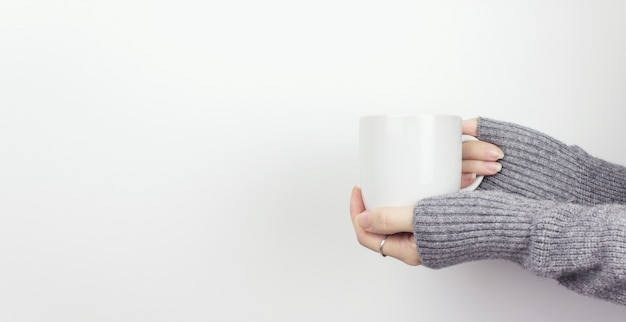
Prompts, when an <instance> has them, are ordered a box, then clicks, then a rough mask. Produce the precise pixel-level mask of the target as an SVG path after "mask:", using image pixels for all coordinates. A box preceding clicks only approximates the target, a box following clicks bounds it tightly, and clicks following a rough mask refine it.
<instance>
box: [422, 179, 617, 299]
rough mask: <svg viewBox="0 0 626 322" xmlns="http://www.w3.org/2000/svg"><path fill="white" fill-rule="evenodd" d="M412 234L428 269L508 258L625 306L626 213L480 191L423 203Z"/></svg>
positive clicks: (612, 206) (605, 207)
mask: <svg viewBox="0 0 626 322" xmlns="http://www.w3.org/2000/svg"><path fill="white" fill-rule="evenodd" d="M413 228H414V233H415V239H416V243H417V247H418V252H419V255H420V258H421V260H422V263H423V265H424V266H426V267H431V268H443V267H447V266H451V265H454V264H458V263H462V262H468V261H475V260H481V259H506V260H510V261H513V262H516V263H518V264H520V265H521V266H523V267H525V268H526V269H528V270H530V271H532V272H534V273H535V274H536V275H539V276H543V277H549V278H553V279H556V280H558V281H559V282H560V283H561V284H562V285H564V286H566V287H568V288H570V289H572V290H574V291H577V292H579V293H582V294H585V295H589V296H594V297H597V298H602V299H606V300H610V301H613V302H617V303H620V304H626V206H624V205H617V204H607V205H580V204H574V203H566V202H558V201H553V200H536V199H530V198H526V197H522V196H519V195H514V194H510V193H505V192H500V191H473V192H466V193H456V194H450V195H444V196H437V197H431V198H427V199H424V200H421V201H420V202H419V203H418V204H417V205H416V207H415V214H414V221H413Z"/></svg>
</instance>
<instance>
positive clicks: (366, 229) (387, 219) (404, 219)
mask: <svg viewBox="0 0 626 322" xmlns="http://www.w3.org/2000/svg"><path fill="white" fill-rule="evenodd" d="M477 127H478V120H477V119H469V120H465V121H463V134H468V135H472V136H476V135H477ZM503 156H504V153H503V152H502V150H501V149H500V148H498V147H497V146H495V145H493V144H491V143H488V142H482V141H469V142H464V143H463V170H462V171H463V175H462V179H461V187H466V186H468V185H470V184H471V183H472V182H474V179H475V178H476V175H485V176H488V175H494V174H496V173H498V172H499V171H500V170H501V169H502V165H501V164H500V163H498V160H500V159H502V157H503ZM350 217H351V218H352V224H353V226H354V231H355V233H356V238H357V240H358V241H359V243H360V244H361V245H363V246H365V247H366V248H369V249H371V250H373V251H375V252H378V251H379V246H380V242H381V240H382V239H383V238H384V237H385V235H389V236H388V237H387V240H386V241H385V244H384V247H383V251H384V254H385V255H386V256H390V257H393V258H396V259H398V260H401V261H403V262H404V263H406V264H408V265H413V266H417V265H420V264H421V262H420V259H419V254H418V252H417V246H416V245H415V239H414V237H413V206H408V207H382V208H376V209H368V210H366V209H365V206H364V205H363V198H362V196H361V189H360V188H359V187H354V188H353V189H352V196H351V197H350Z"/></svg>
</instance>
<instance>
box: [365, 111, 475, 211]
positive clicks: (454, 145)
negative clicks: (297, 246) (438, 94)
mask: <svg viewBox="0 0 626 322" xmlns="http://www.w3.org/2000/svg"><path fill="white" fill-rule="evenodd" d="M461 122H462V119H461V117H460V116H454V115H372V116H364V117H361V119H360V124H359V160H360V176H361V178H360V179H361V180H360V187H361V190H362V193H363V201H364V203H365V208H367V209H372V208H377V207H401V206H412V205H415V204H416V203H417V202H418V201H419V200H421V199H423V198H427V197H432V196H436V195H441V194H446V193H452V192H458V191H461V190H463V191H469V190H474V189H476V188H477V187H478V185H480V183H481V182H482V179H483V177H482V176H479V177H477V178H476V181H475V182H474V183H472V185H470V186H469V187H467V188H464V189H460V186H461V165H462V142H463V141H467V140H477V139H476V138H474V137H472V136H466V135H462V132H461Z"/></svg>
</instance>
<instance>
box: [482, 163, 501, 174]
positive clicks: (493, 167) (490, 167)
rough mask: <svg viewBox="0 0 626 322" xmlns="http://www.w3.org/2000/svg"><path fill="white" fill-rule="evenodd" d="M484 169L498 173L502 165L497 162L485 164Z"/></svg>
mask: <svg viewBox="0 0 626 322" xmlns="http://www.w3.org/2000/svg"><path fill="white" fill-rule="evenodd" d="M485 167H486V168H487V170H489V171H492V172H500V170H502V164H500V163H498V162H488V163H486V164H485Z"/></svg>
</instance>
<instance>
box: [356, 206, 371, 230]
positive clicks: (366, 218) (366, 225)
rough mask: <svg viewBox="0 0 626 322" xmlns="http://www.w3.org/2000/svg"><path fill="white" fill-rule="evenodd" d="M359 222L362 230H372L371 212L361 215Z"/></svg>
mask: <svg viewBox="0 0 626 322" xmlns="http://www.w3.org/2000/svg"><path fill="white" fill-rule="evenodd" d="M357 220H358V221H359V226H361V228H363V229H370V227H371V225H370V212H369V211H367V210H366V211H364V212H363V213H362V214H360V215H359V218H357Z"/></svg>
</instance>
